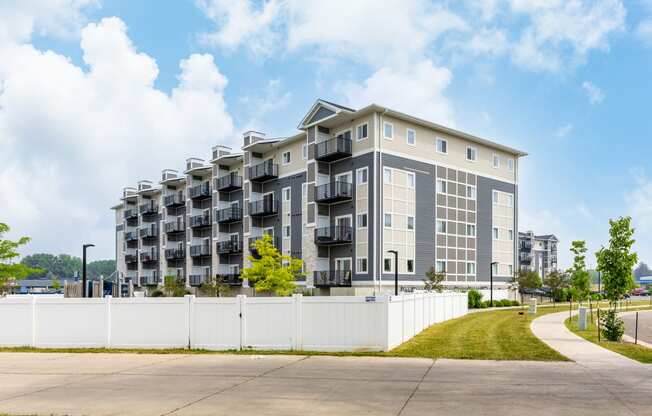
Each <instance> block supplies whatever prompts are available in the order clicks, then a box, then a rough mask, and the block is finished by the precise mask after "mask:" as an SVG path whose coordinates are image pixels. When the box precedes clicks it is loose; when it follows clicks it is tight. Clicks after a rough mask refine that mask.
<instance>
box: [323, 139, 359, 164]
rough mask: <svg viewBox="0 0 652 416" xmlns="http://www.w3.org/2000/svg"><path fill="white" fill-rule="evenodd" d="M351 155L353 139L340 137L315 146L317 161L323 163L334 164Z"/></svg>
mask: <svg viewBox="0 0 652 416" xmlns="http://www.w3.org/2000/svg"><path fill="white" fill-rule="evenodd" d="M351 155H352V152H351V139H350V138H347V137H342V136H339V137H335V138H333V139H329V140H326V141H323V142H320V143H317V144H316V145H315V160H319V161H322V162H334V161H336V160H339V159H343V158H345V157H349V156H351Z"/></svg>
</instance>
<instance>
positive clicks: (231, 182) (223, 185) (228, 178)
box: [215, 173, 242, 191]
mask: <svg viewBox="0 0 652 416" xmlns="http://www.w3.org/2000/svg"><path fill="white" fill-rule="evenodd" d="M240 188H242V176H240V175H237V174H235V173H229V174H228V175H225V176H222V177H220V178H216V179H215V189H217V190H218V191H232V190H236V189H240Z"/></svg>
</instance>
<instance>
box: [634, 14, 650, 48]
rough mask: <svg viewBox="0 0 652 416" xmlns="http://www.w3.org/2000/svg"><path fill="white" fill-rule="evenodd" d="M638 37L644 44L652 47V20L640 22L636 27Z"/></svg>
mask: <svg viewBox="0 0 652 416" xmlns="http://www.w3.org/2000/svg"><path fill="white" fill-rule="evenodd" d="M636 35H637V36H638V38H639V39H641V40H642V41H643V42H644V43H646V44H647V45H650V46H652V19H648V20H644V21H642V22H640V23H639V24H638V26H637V27H636Z"/></svg>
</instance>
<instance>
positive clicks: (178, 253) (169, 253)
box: [165, 248, 186, 260]
mask: <svg viewBox="0 0 652 416" xmlns="http://www.w3.org/2000/svg"><path fill="white" fill-rule="evenodd" d="M184 258H186V250H185V249H184V248H167V249H165V259H166V260H181V259H184Z"/></svg>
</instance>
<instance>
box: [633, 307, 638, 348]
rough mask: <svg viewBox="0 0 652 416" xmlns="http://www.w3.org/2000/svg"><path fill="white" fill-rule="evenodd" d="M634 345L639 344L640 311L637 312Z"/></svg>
mask: <svg viewBox="0 0 652 416" xmlns="http://www.w3.org/2000/svg"><path fill="white" fill-rule="evenodd" d="M634 344H638V311H636V326H635V327H634Z"/></svg>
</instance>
